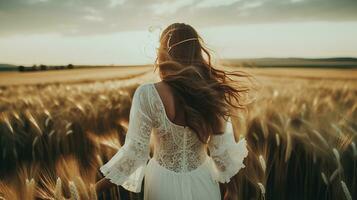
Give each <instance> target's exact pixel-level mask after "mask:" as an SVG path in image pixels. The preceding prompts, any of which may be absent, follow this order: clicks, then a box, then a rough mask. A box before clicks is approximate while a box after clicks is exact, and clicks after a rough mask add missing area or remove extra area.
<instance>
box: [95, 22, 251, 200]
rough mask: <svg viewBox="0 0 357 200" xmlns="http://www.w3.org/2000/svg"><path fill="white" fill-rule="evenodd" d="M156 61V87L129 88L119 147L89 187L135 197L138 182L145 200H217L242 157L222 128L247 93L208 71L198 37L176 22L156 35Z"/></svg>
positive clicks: (242, 146) (224, 75)
mask: <svg viewBox="0 0 357 200" xmlns="http://www.w3.org/2000/svg"><path fill="white" fill-rule="evenodd" d="M203 53H205V55H206V58H205V57H204V56H203ZM156 63H157V65H156V66H157V67H159V70H160V78H161V79H162V81H160V82H157V83H145V84H142V85H140V86H139V87H138V88H137V89H136V91H135V93H134V96H133V102H132V107H131V110H130V117H129V127H128V132H127V135H126V140H125V144H124V145H123V147H122V148H121V149H120V150H119V151H118V152H117V153H116V154H115V155H114V156H113V158H112V159H111V160H110V161H109V162H107V163H106V164H105V165H103V166H102V167H101V168H100V171H101V172H102V173H103V174H104V176H105V177H104V178H103V179H102V180H100V181H99V182H98V183H97V184H96V188H97V190H98V191H100V190H102V189H103V188H106V187H109V186H111V185H113V184H116V185H122V186H123V187H124V188H125V189H127V190H129V191H132V192H140V191H141V184H142V180H143V178H144V176H145V181H144V184H145V186H144V199H146V200H168V199H170V200H171V199H177V200H183V199H185V200H190V199H205V200H209V199H212V200H217V199H220V198H221V194H220V189H219V183H227V182H229V181H230V179H231V177H232V176H234V175H235V174H236V173H238V171H239V170H240V169H241V168H243V167H245V165H244V164H243V160H244V158H245V157H246V156H247V154H248V150H247V147H246V141H245V139H241V140H240V141H239V142H238V143H236V142H235V139H234V135H233V128H232V124H231V122H230V116H231V115H232V112H231V111H232V110H233V109H234V108H240V107H241V106H242V105H241V102H240V97H241V93H243V92H246V91H247V89H238V87H234V84H235V83H236V82H235V81H233V79H231V78H229V77H228V75H232V76H242V75H241V74H239V73H228V72H225V71H222V70H218V69H215V68H214V67H212V66H211V62H210V54H209V53H208V51H207V50H206V49H205V48H204V47H203V42H202V39H201V38H200V37H199V35H198V34H197V32H196V31H195V29H194V28H192V27H191V26H189V25H187V24H183V23H174V24H172V25H170V26H168V27H167V28H166V29H165V30H164V31H163V32H162V34H161V37H160V48H159V50H158V56H157V60H156ZM150 137H152V139H153V143H154V154H153V158H151V159H150V158H149V149H150V148H149V142H150ZM207 150H208V151H209V155H208V151H207ZM148 160H149V162H147V161H148Z"/></svg>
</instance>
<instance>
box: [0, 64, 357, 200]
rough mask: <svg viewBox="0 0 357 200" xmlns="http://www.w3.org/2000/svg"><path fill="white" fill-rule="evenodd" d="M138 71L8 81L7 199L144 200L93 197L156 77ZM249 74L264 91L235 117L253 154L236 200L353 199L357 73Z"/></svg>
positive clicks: (0, 114) (115, 194) (3, 124)
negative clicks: (138, 96)
mask: <svg viewBox="0 0 357 200" xmlns="http://www.w3.org/2000/svg"><path fill="white" fill-rule="evenodd" d="M132 69H133V70H134V71H130V70H128V69H122V71H120V70H117V71H115V72H117V73H116V74H113V71H112V72H110V70H104V71H98V70H94V69H82V70H84V71H78V72H76V73H74V74H73V75H70V74H67V75H68V77H67V79H66V77H65V76H64V74H61V73H60V74H57V76H58V78H56V74H53V75H52V76H49V77H48V78H45V79H44V80H43V81H44V82H42V81H40V80H38V77H47V75H48V74H47V73H50V72H44V73H45V74H37V75H36V79H31V78H25V79H24V80H20V79H17V81H16V80H15V79H14V77H9V79H8V81H6V80H4V79H1V80H2V83H6V82H8V83H6V84H2V85H3V86H2V87H1V88H0V199H1V197H2V198H5V199H15V200H16V199H36V198H39V199H53V198H54V197H56V198H55V199H63V198H66V199H69V198H72V199H96V198H97V197H98V198H99V199H141V197H142V194H138V195H137V194H133V193H128V192H126V191H124V190H123V189H122V188H121V187H115V188H112V189H111V190H109V191H106V192H104V193H102V194H95V192H94V189H93V184H94V183H95V182H96V181H97V180H98V179H99V178H101V174H100V173H99V171H98V169H99V167H100V166H101V165H102V164H103V163H105V162H106V161H107V160H109V159H110V158H111V157H112V156H113V155H114V153H115V152H116V151H117V150H118V149H119V148H120V147H121V145H123V143H124V140H125V133H126V129H127V124H128V117H129V111H130V105H131V100H132V95H133V92H134V91H135V88H136V87H137V86H138V85H139V84H141V83H144V82H146V81H150V80H156V79H155V78H157V77H153V73H151V72H149V73H141V72H143V69H141V70H138V71H135V69H134V68H132ZM145 69H146V68H145ZM90 70H94V71H90ZM248 70H249V72H251V73H253V74H255V75H256V77H257V80H258V82H259V83H260V86H261V87H260V89H259V90H257V91H256V93H253V94H252V95H254V97H255V101H254V102H253V103H252V104H250V105H248V107H247V111H248V112H243V111H242V112H240V111H239V113H240V117H239V118H235V119H233V122H234V127H235V129H236V133H237V135H236V138H238V137H241V136H244V137H246V138H247V141H248V146H249V150H250V153H249V155H248V158H247V159H246V160H245V165H246V168H244V169H243V170H241V171H240V172H239V173H238V174H237V175H236V176H235V177H234V178H233V181H232V183H236V184H235V187H236V189H237V190H238V196H234V197H231V199H346V200H350V199H355V198H356V197H357V192H356V189H355V188H357V176H356V172H357V170H356V169H357V167H356V160H357V150H356V142H357V141H356V137H357V123H356V122H357V89H356V88H357V87H356V85H357V81H355V80H356V78H357V75H356V72H355V71H354V70H333V71H330V70H322V69H314V70H309V69H282V70H280V71H279V70H278V69H274V70H270V71H269V70H265V69H248ZM41 73H42V72H41ZM51 73H52V72H51ZM71 73H72V71H71ZM78 74H81V77H86V78H79V79H76V78H75V77H76V75H78ZM96 77H98V79H96ZM311 77H312V78H311ZM53 80H56V81H54V82H53ZM238 134H239V135H238Z"/></svg>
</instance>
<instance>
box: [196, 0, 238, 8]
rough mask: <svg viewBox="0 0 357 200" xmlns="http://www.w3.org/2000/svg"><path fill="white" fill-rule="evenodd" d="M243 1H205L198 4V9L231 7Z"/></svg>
mask: <svg viewBox="0 0 357 200" xmlns="http://www.w3.org/2000/svg"><path fill="white" fill-rule="evenodd" d="M238 1H241V0H220V1H217V0H203V1H201V2H199V3H198V4H197V7H202V8H205V7H219V6H229V5H232V4H234V3H236V2H238Z"/></svg>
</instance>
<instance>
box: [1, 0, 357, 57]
mask: <svg viewBox="0 0 357 200" xmlns="http://www.w3.org/2000/svg"><path fill="white" fill-rule="evenodd" d="M173 22H185V23H189V24H191V25H193V26H194V27H195V28H196V29H197V31H198V32H199V33H200V34H201V35H202V36H203V38H204V40H205V41H206V43H207V44H208V45H209V46H210V47H211V48H212V49H213V50H214V51H215V54H216V55H217V57H219V58H233V57H237V58H244V57H332V56H356V57H357V48H356V47H357V39H356V35H357V0H176V1H175V0H173V1H163V0H100V1H99V0H0V27H1V28H0V63H14V64H40V63H46V64H61V63H69V62H71V63H74V64H136V63H138V64H142V63H152V62H153V59H154V57H155V46H156V45H157V44H156V42H157V40H158V34H159V33H160V31H161V30H162V29H164V28H165V27H166V26H167V25H169V24H170V23H173Z"/></svg>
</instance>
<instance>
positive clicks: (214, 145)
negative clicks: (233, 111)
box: [208, 118, 248, 183]
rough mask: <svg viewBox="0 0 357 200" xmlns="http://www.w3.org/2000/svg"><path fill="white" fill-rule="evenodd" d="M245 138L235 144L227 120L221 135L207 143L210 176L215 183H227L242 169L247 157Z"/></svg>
mask: <svg viewBox="0 0 357 200" xmlns="http://www.w3.org/2000/svg"><path fill="white" fill-rule="evenodd" d="M246 145H247V144H246V140H245V138H242V139H240V140H239V142H238V143H236V142H235V139H234V134H233V126H232V123H231V121H230V118H229V120H228V121H227V123H226V128H225V132H224V134H223V135H214V136H212V138H211V140H210V141H209V144H208V148H209V151H210V157H211V158H212V160H211V161H212V170H211V174H212V177H213V179H214V180H215V181H217V182H221V183H227V182H229V181H230V179H231V178H232V177H233V176H234V175H235V174H237V173H238V172H239V170H240V169H241V168H244V167H245V165H244V164H243V160H244V158H245V157H247V155H248V149H247V146H246Z"/></svg>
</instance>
